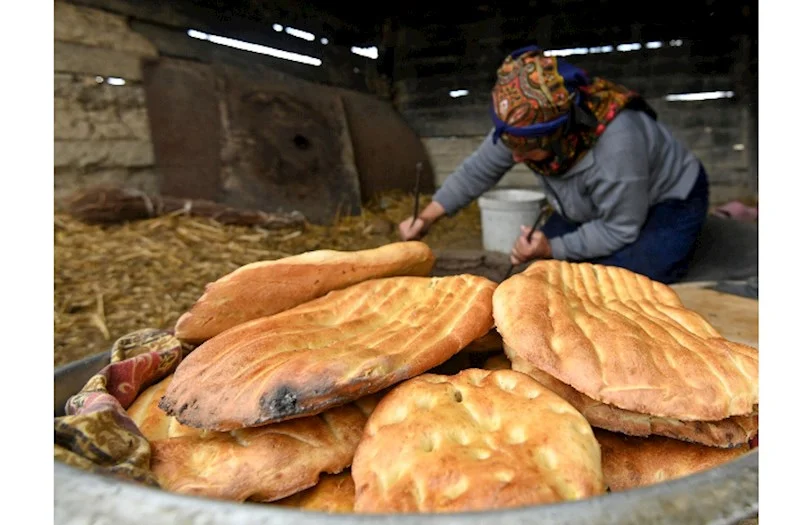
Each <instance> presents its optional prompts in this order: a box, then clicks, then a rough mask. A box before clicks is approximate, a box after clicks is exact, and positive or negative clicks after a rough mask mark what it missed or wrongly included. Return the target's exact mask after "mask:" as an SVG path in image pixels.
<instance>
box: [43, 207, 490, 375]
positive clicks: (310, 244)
mask: <svg viewBox="0 0 800 525" xmlns="http://www.w3.org/2000/svg"><path fill="white" fill-rule="evenodd" d="M430 197H431V196H430V195H426V196H422V197H421V199H420V209H423V208H424V206H425V205H426V204H427V203H429V202H430V200H431V199H430ZM413 207H414V203H413V198H412V197H411V196H410V195H405V194H402V193H389V194H386V195H384V196H382V197H381V198H380V199H377V200H376V201H375V202H372V203H369V204H367V206H366V207H365V210H364V213H363V214H362V215H361V216H358V217H345V218H342V219H341V220H339V221H337V222H336V224H335V225H334V226H330V227H326V226H316V225H311V224H307V225H306V226H305V228H304V229H303V230H301V229H294V230H292V229H287V230H279V231H274V230H273V231H268V230H265V229H262V228H259V227H247V226H230V225H223V224H220V223H218V222H216V221H214V220H213V219H209V218H198V217H186V216H183V215H181V214H180V213H176V214H173V215H169V216H163V217H158V218H155V219H148V220H143V221H135V222H130V223H127V224H123V225H114V226H105V227H103V226H94V225H88V224H85V223H82V222H80V221H78V220H76V219H74V218H72V217H71V216H68V215H56V216H55V217H54V228H55V272H54V273H55V283H54V284H55V297H54V316H55V320H54V322H55V326H54V330H55V349H54V361H55V363H54V364H55V366H59V365H63V364H65V363H68V362H70V361H74V360H77V359H80V358H82V357H86V356H88V355H93V354H96V353H98V352H103V351H106V350H108V349H109V347H110V345H111V343H112V342H113V341H114V340H115V339H117V338H118V337H120V336H122V335H124V334H126V333H128V332H131V331H133V330H137V329H140V328H147V327H156V328H171V327H172V326H173V325H174V324H175V321H177V319H178V317H179V316H180V315H181V314H182V313H183V312H184V311H186V310H187V309H188V308H189V307H190V306H191V305H192V304H193V303H194V301H195V300H197V298H198V297H200V295H201V294H202V292H203V288H204V287H205V285H206V283H208V282H211V281H214V280H216V279H217V278H219V277H221V276H222V275H225V274H226V273H228V272H231V271H233V270H235V269H236V268H238V267H239V266H242V265H244V264H248V263H251V262H254V261H260V260H271V259H278V258H280V257H286V256H289V255H295V254H298V253H302V252H305V251H310V250H317V249H334V250H360V249H365V248H374V247H377V246H380V245H383V244H386V243H389V242H395V241H397V240H398V238H397V234H396V224H397V223H398V222H400V221H402V220H403V219H405V218H406V217H407V216H409V215H410V214H411V213H412V210H413ZM480 236H481V230H480V212H479V210H478V207H477V204H476V203H473V204H472V205H471V206H469V207H468V208H466V209H464V210H463V211H461V212H460V213H459V214H458V215H457V216H455V217H452V218H445V219H443V220H441V221H440V222H439V223H438V224H437V225H436V226H434V228H433V229H432V230H431V232H430V234H429V235H428V236H427V237H426V238H425V241H426V242H427V243H428V244H429V245H430V246H431V247H432V248H434V249H437V248H438V249H443V248H456V249H464V248H472V249H479V248H480Z"/></svg>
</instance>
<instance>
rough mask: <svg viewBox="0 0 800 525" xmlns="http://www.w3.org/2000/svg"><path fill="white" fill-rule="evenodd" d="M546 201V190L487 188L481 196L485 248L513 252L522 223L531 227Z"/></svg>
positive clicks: (480, 204)
mask: <svg viewBox="0 0 800 525" xmlns="http://www.w3.org/2000/svg"><path fill="white" fill-rule="evenodd" d="M544 201H545V195H544V193H542V192H539V191H534V190H527V189H521V188H503V189H496V190H491V191H487V192H486V193H484V194H483V195H481V196H480V197H479V198H478V207H479V208H480V210H481V230H482V236H483V249H484V250H488V251H492V252H501V253H506V254H510V253H511V249H512V248H514V243H515V242H516V241H517V238H518V237H519V236H520V233H521V232H520V226H522V225H526V226H531V225H533V222H534V221H535V220H536V217H537V215H539V211H540V210H541V208H542V205H543V204H544Z"/></svg>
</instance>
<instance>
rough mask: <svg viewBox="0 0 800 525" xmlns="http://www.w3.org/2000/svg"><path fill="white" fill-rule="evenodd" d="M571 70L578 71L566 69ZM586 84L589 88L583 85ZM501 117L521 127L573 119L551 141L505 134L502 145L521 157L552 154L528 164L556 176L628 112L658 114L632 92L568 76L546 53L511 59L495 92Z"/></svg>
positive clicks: (500, 70)
mask: <svg viewBox="0 0 800 525" xmlns="http://www.w3.org/2000/svg"><path fill="white" fill-rule="evenodd" d="M562 65H564V66H566V67H565V69H566V68H569V71H571V72H574V71H582V70H578V69H577V68H575V67H574V66H572V65H569V64H566V63H564V64H562ZM583 81H586V82H587V83H586V84H585V85H581V84H582V82H583ZM492 104H493V109H494V113H495V115H497V117H498V118H499V119H500V120H502V121H503V122H505V123H506V124H508V125H509V126H513V127H516V128H521V127H525V126H531V125H533V124H542V123H546V122H552V121H553V120H555V119H557V118H559V117H562V116H564V115H567V116H568V117H569V118H568V119H566V123H565V124H564V125H562V126H559V127H558V128H557V129H555V130H554V131H553V132H552V133H549V134H548V135H545V136H515V135H514V134H513V133H508V132H507V133H502V135H501V136H500V137H501V140H502V141H503V142H504V143H505V144H506V146H508V147H509V148H510V149H511V150H513V151H515V152H520V153H523V152H526V151H531V150H534V149H540V150H546V151H550V152H552V153H553V156H551V157H550V158H548V159H546V160H543V161H533V160H526V161H525V164H526V165H528V167H530V168H531V169H532V170H533V171H535V172H537V173H540V174H542V175H548V176H556V175H561V174H563V173H565V172H566V171H567V170H569V169H570V168H571V167H572V166H574V165H575V163H577V162H578V161H579V160H580V159H581V158H582V157H583V156H584V155H585V154H586V152H587V151H589V150H590V149H591V148H592V146H594V144H595V142H597V140H598V138H600V135H602V134H603V131H605V129H606V126H607V125H608V123H609V122H611V121H612V120H613V119H614V117H616V116H617V115H618V114H619V112H620V111H622V109H624V108H631V109H639V110H642V111H646V112H647V113H648V114H650V115H651V116H652V117H653V118H656V114H655V112H653V110H652V109H651V108H650V107H649V106H648V105H647V103H646V102H645V101H644V99H643V98H642V97H641V96H640V95H638V94H637V93H635V92H634V91H631V90H630V89H628V88H626V87H624V86H622V85H620V84H616V83H614V82H611V81H609V80H606V79H603V78H599V77H592V78H590V77H588V76H584V75H570V76H568V78H566V79H565V77H564V76H563V75H562V72H561V71H560V68H559V64H558V59H557V58H556V57H552V56H545V55H544V54H543V53H542V51H541V50H534V51H527V52H524V53H522V54H520V55H515V54H513V53H512V54H511V55H509V56H507V57H506V59H505V60H504V61H503V63H502V64H501V65H500V67H499V68H498V69H497V81H496V83H495V86H494V88H493V89H492Z"/></svg>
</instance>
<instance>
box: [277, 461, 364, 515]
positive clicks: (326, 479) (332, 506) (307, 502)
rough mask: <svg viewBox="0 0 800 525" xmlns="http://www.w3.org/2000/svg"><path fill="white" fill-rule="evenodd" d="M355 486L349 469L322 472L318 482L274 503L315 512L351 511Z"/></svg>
mask: <svg viewBox="0 0 800 525" xmlns="http://www.w3.org/2000/svg"><path fill="white" fill-rule="evenodd" d="M355 498H356V486H355V484H354V483H353V477H352V476H351V475H350V471H349V470H346V471H344V472H340V473H339V474H335V475H330V474H323V475H322V476H320V478H319V483H317V484H316V485H314V486H313V487H311V488H310V489H306V490H304V491H303V492H298V493H297V494H294V495H292V496H289V497H288V498H284V499H282V500H279V501H276V502H275V504H276V505H282V506H284V507H296V508H299V509H303V510H310V511H317V512H328V513H333V512H353V502H354V501H355Z"/></svg>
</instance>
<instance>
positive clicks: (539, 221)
mask: <svg viewBox="0 0 800 525" xmlns="http://www.w3.org/2000/svg"><path fill="white" fill-rule="evenodd" d="M549 211H550V207H549V206H548V205H547V204H544V205H542V209H541V210H539V215H537V216H536V220H535V221H533V226H531V231H529V232H528V235H527V236H526V237H525V240H527V241H528V243H530V242H531V240H532V239H533V232H535V231H536V230H537V229H538V228H540V227H541V226H542V224H544V220H545V219H546V218H547V217H548V216H549V213H548V212H549ZM514 266H516V265H515V264H513V263H512V264H511V266H509V267H508V271H507V272H506V275H505V277H503V281H505V280H506V279H508V278H509V277H511V273H512V272H513V271H514Z"/></svg>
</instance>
